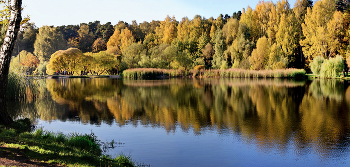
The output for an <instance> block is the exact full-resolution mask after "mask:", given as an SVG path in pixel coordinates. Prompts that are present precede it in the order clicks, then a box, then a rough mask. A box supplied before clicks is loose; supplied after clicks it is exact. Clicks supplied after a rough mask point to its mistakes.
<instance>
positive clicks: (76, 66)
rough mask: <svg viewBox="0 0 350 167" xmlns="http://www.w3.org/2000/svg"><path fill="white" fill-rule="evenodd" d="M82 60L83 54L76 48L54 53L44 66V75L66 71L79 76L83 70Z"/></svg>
mask: <svg viewBox="0 0 350 167" xmlns="http://www.w3.org/2000/svg"><path fill="white" fill-rule="evenodd" d="M83 58H84V55H83V53H82V52H81V51H80V50H79V49H77V48H69V49H67V50H59V51H56V52H55V53H54V54H52V56H51V58H50V61H49V62H48V64H47V66H46V73H47V74H50V75H52V74H54V73H55V72H56V71H59V72H62V71H64V70H66V71H67V72H68V73H71V74H73V75H79V74H80V72H81V71H83V69H84V59H83Z"/></svg>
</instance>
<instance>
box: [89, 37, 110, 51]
mask: <svg viewBox="0 0 350 167" xmlns="http://www.w3.org/2000/svg"><path fill="white" fill-rule="evenodd" d="M106 49H107V45H106V42H105V41H104V40H103V39H102V38H97V39H96V40H95V42H94V44H92V52H93V53H97V52H99V51H104V50H106Z"/></svg>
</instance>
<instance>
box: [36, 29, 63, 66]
mask: <svg viewBox="0 0 350 167" xmlns="http://www.w3.org/2000/svg"><path fill="white" fill-rule="evenodd" d="M66 47H67V46H66V41H65V40H64V39H63V35H62V33H61V32H60V31H57V29H56V28H55V27H50V26H43V27H40V28H39V33H38V34H37V36H36V40H35V43H34V54H35V55H36V56H37V57H38V58H39V60H40V62H44V61H49V60H50V56H51V55H52V54H53V53H55V52H56V51H57V50H62V49H66Z"/></svg>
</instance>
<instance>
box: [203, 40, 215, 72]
mask: <svg viewBox="0 0 350 167" xmlns="http://www.w3.org/2000/svg"><path fill="white" fill-rule="evenodd" d="M213 55H214V49H213V46H212V45H211V44H210V43H207V45H205V47H204V48H203V49H202V56H203V58H204V61H205V65H206V66H207V67H211V66H212V63H211V61H212V60H213Z"/></svg>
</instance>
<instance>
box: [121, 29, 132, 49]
mask: <svg viewBox="0 0 350 167" xmlns="http://www.w3.org/2000/svg"><path fill="white" fill-rule="evenodd" d="M134 42H135V38H134V36H133V34H132V32H131V31H130V30H129V29H128V28H125V29H124V30H122V31H121V33H120V43H121V45H120V50H121V52H122V53H123V52H124V50H125V49H127V48H128V47H129V46H130V45H131V44H133V43H134Z"/></svg>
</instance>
